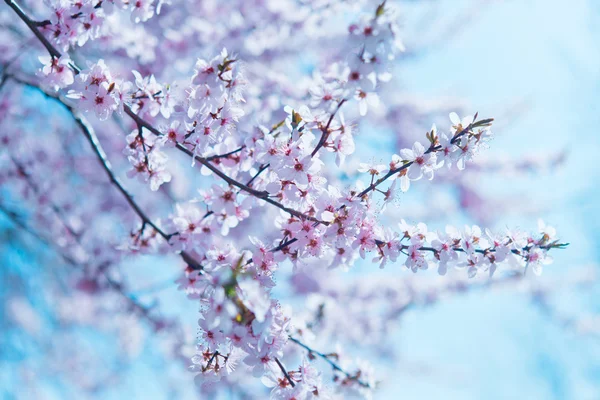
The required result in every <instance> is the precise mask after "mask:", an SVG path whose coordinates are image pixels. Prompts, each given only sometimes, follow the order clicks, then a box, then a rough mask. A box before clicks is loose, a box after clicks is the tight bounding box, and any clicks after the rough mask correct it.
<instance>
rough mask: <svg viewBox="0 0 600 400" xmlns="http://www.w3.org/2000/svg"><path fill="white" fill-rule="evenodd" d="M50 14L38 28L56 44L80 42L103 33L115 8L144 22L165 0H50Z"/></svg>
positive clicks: (134, 19)
mask: <svg viewBox="0 0 600 400" xmlns="http://www.w3.org/2000/svg"><path fill="white" fill-rule="evenodd" d="M46 3H48V6H49V7H50V8H51V9H52V13H51V14H50V18H49V19H48V20H46V21H43V22H41V23H40V25H41V31H42V32H43V33H44V34H46V35H47V36H49V37H50V38H52V40H53V41H54V42H55V43H56V44H57V46H59V47H61V48H63V49H67V48H69V47H72V46H83V45H84V44H85V43H86V42H87V41H88V40H94V39H97V38H99V37H100V36H101V35H103V34H104V33H106V30H107V29H106V26H105V22H106V20H107V19H108V18H110V17H111V16H112V15H113V14H114V13H115V11H121V12H123V13H126V12H128V13H129V15H130V18H131V21H132V22H136V23H137V22H144V21H147V20H148V19H150V18H152V17H153V16H154V15H155V14H159V13H160V9H161V7H162V4H163V3H165V0H135V1H133V0H51V1H48V2H46Z"/></svg>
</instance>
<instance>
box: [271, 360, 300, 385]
mask: <svg viewBox="0 0 600 400" xmlns="http://www.w3.org/2000/svg"><path fill="white" fill-rule="evenodd" d="M275 362H276V363H277V365H278V366H279V369H280V370H281V372H283V375H285V377H286V379H287V380H288V382H289V383H290V385H292V387H294V386H296V384H295V383H294V381H293V380H292V378H291V377H290V374H288V372H287V371H286V370H285V367H284V366H283V364H282V363H281V361H279V358H277V357H275Z"/></svg>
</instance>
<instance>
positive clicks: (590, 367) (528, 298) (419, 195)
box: [0, 0, 600, 400]
mask: <svg viewBox="0 0 600 400" xmlns="http://www.w3.org/2000/svg"><path fill="white" fill-rule="evenodd" d="M398 4H400V17H401V20H402V27H403V33H402V37H403V38H404V41H405V45H406V48H407V52H406V53H405V55H404V56H402V58H401V59H400V61H399V62H398V63H397V65H398V66H397V71H395V75H394V79H395V80H398V81H400V82H401V85H402V87H403V92H402V94H401V95H399V97H398V98H396V99H394V101H395V102H396V103H397V104H398V107H397V116H396V117H397V119H398V120H397V121H396V122H397V123H398V124H404V125H403V126H402V129H400V127H399V128H398V130H394V129H388V128H386V129H381V128H380V127H378V126H377V124H376V123H373V122H371V123H370V125H369V126H366V127H365V126H362V127H361V136H359V138H358V139H357V144H358V145H357V149H360V150H359V153H358V154H356V157H355V158H356V160H358V159H363V160H364V159H372V160H375V161H379V160H386V159H388V157H387V155H386V156H385V157H383V156H382V155H381V154H382V150H384V151H386V152H389V149H390V147H392V148H395V147H400V146H402V147H406V146H408V144H409V143H412V141H414V138H407V137H404V136H395V135H396V133H395V132H399V131H403V132H404V130H405V129H415V130H418V131H419V132H422V131H423V129H427V128H428V127H429V125H430V124H431V122H432V121H440V122H439V126H444V127H445V126H447V122H446V120H447V119H446V115H447V112H448V111H452V110H455V109H462V110H469V111H478V112H479V115H480V116H481V117H484V118H487V117H494V118H495V119H496V123H495V125H494V132H495V134H496V136H495V138H494V139H493V141H492V142H491V144H490V148H489V149H488V150H486V151H485V152H482V153H481V154H480V155H478V158H477V160H476V163H475V164H474V165H472V166H471V167H472V168H471V170H470V171H469V172H467V173H465V175H464V177H462V178H461V181H460V184H459V185H457V184H456V183H453V184H452V185H447V186H446V187H445V186H444V183H443V182H441V183H440V184H438V183H439V182H434V183H433V184H430V183H428V182H419V184H418V185H415V186H414V187H413V188H411V191H410V192H409V193H408V194H406V195H403V196H402V197H401V198H400V199H399V201H398V202H397V203H396V204H395V205H394V206H392V207H389V208H388V210H387V211H386V212H387V213H388V214H389V215H390V216H402V217H403V218H407V219H408V218H410V219H414V220H421V219H422V220H424V221H425V222H427V223H428V225H430V226H436V227H441V226H444V225H445V224H446V223H450V224H454V225H459V226H460V225H461V224H463V223H480V224H481V225H484V226H487V227H490V228H503V227H505V226H510V227H522V228H523V229H524V230H533V229H535V227H536V226H537V223H538V219H539V218H542V219H543V220H544V221H545V222H546V223H548V224H550V225H552V226H554V227H556V228H557V230H558V232H559V236H560V238H561V239H563V241H567V242H569V243H570V246H569V247H568V248H567V249H566V250H563V251H556V252H553V254H552V255H553V257H554V259H555V262H554V264H552V265H551V266H549V267H546V268H545V270H544V274H543V275H542V276H541V277H535V276H533V275H532V274H530V275H529V276H527V277H526V278H525V282H524V283H520V284H518V285H517V284H515V285H498V287H495V286H494V285H492V284H488V285H487V286H489V289H490V290H486V289H487V286H486V284H482V285H480V286H483V288H481V287H480V286H478V288H475V289H473V290H470V289H464V288H462V289H460V290H453V292H452V294H451V295H449V296H445V297H444V298H443V299H440V300H443V301H424V302H422V303H421V304H420V305H418V306H417V307H411V308H410V309H407V310H406V311H403V313H402V317H401V318H399V319H398V322H397V323H396V322H394V323H395V324H396V327H395V329H394V330H392V331H390V332H389V333H388V334H387V342H386V343H387V346H388V347H387V350H388V351H389V353H393V354H394V356H395V358H394V359H393V360H388V359H387V358H386V357H384V356H381V358H380V360H378V361H377V362H374V360H373V358H374V357H373V356H374V355H373V354H364V355H362V356H364V358H368V359H370V360H371V361H372V362H374V364H375V367H376V368H377V370H378V372H381V375H382V377H383V379H384V383H383V385H382V387H381V389H380V390H379V391H378V392H376V393H375V396H374V397H375V398H377V399H379V398H381V399H395V398H403V399H423V398H427V399H437V398H444V399H514V398H526V399H577V400H579V399H582V400H583V399H599V398H600V301H598V297H597V295H598V293H600V292H599V291H598V288H599V287H600V285H598V283H597V281H596V279H597V277H596V275H597V274H598V272H600V270H599V265H598V264H599V262H600V259H599V254H598V248H599V247H598V245H597V243H598V242H600V218H599V217H600V200H599V195H600V187H599V185H598V182H599V179H600V168H599V167H598V154H600V139H599V137H600V133H598V132H597V126H598V123H599V122H600V121H599V119H600V113H599V112H598V111H599V110H598V106H597V104H598V100H600V96H599V95H598V92H599V89H600V28H598V27H599V26H600V3H599V2H597V1H595V0H587V1H586V0H575V1H570V2H566V1H558V0H555V1H554V0H537V1H535V0H512V1H511V0H506V1H501V0H497V1H493V0H489V1H474V0H471V1H468V0H464V1H463V0H435V1H434V0H431V1H426V0H422V1H416V0H415V1H400V2H399V3H398ZM3 11H4V10H3ZM388 122H390V121H388ZM393 123H394V122H393V121H392V122H390V124H391V126H393ZM365 132H368V133H367V134H365ZM348 168H352V164H351V163H350V164H349V165H348ZM423 199H428V200H427V201H424V200H423ZM404 208H406V209H410V210H411V215H409V216H406V215H404V214H403V209H404ZM53 262H56V260H55V258H53V255H52V251H51V250H48V249H47V248H44V246H41V245H40V244H39V243H38V242H36V240H35V239H34V238H32V237H30V236H28V235H27V234H26V233H22V231H20V230H19V228H18V227H17V226H15V224H14V223H13V222H12V221H11V220H10V219H9V218H7V217H6V216H5V215H1V214H0V267H1V272H0V299H2V304H1V306H0V328H1V330H0V397H2V398H7V399H12V398H41V399H46V398H48V399H53V398H57V399H59V398H75V397H76V396H80V397H79V398H88V397H90V398H91V397H95V398H116V399H121V398H123V399H124V398H157V399H166V398H212V397H210V396H208V397H206V396H203V395H202V394H198V393H197V392H196V390H195V388H194V386H193V375H192V374H189V373H186V372H185V370H184V367H183V365H185V362H183V363H181V364H177V365H173V364H169V363H165V362H164V360H163V358H162V356H161V355H160V354H159V349H158V347H157V345H156V344H155V343H153V342H146V341H144V340H141V339H140V338H145V337H147V336H150V335H153V333H152V332H148V330H147V328H144V327H143V326H140V325H139V323H137V322H136V321H129V320H127V319H124V320H123V321H121V323H120V325H117V326H121V328H119V329H120V331H119V332H114V331H112V330H110V329H109V330H108V331H107V332H99V331H98V330H96V329H92V328H85V327H84V328H78V329H77V330H70V331H68V332H64V333H61V334H60V335H56V336H54V337H53V338H52V340H37V341H34V342H33V343H32V342H30V339H28V338H27V334H29V335H31V336H33V337H35V336H36V335H41V334H42V333H40V332H44V328H43V327H42V326H43V325H44V320H45V317H44V312H45V309H46V305H45V303H43V302H42V301H41V300H40V299H39V298H37V297H36V291H37V289H38V288H39V287H40V286H41V285H43V284H44V279H47V278H46V277H45V276H44V274H48V275H51V274H52V273H53V272H52V269H46V270H45V272H44V273H43V274H41V273H40V269H41V268H40V265H49V263H50V264H51V263H53ZM161 262H162V260H161V259H160V258H157V257H146V258H140V259H139V260H138V261H137V262H136V263H135V264H134V265H128V274H130V276H132V277H139V281H137V282H139V283H140V284H139V285H138V286H135V287H139V288H140V290H139V291H138V292H135V293H131V295H132V296H136V297H140V298H141V297H143V296H144V290H147V291H149V292H151V293H152V299H153V301H157V302H159V303H160V305H161V307H162V308H163V309H166V310H184V311H181V312H179V311H178V312H177V315H176V316H177V318H179V319H180V320H181V321H187V323H188V324H192V325H195V322H196V319H197V310H193V309H190V307H186V306H185V304H186V302H187V300H186V299H185V298H184V297H183V296H181V294H180V293H178V292H177V291H176V288H175V286H174V285H172V282H173V280H174V279H175V278H176V276H175V274H174V272H173V271H169V270H165V269H162V268H160V267H161ZM138 264H139V265H138ZM148 264H152V265H154V266H155V268H154V269H153V273H152V274H151V277H148V275H147V274H145V273H144V272H143V271H142V267H143V266H145V267H147V265H148ZM57 268H65V267H64V266H63V265H60V263H57ZM144 271H147V270H144ZM365 272H366V273H368V274H372V275H373V276H378V275H380V276H384V277H397V279H400V277H399V276H406V274H408V273H407V272H405V271H398V270H397V269H396V270H394V269H393V268H387V269H386V270H384V271H379V270H375V268H373V267H372V266H369V265H361V264H360V263H359V264H358V265H357V267H355V268H354V269H353V271H352V272H351V273H350V274H349V275H350V276H355V275H356V274H364V273H365ZM136 274H137V275H136ZM15 275H19V276H22V277H31V279H29V280H28V283H27V285H24V286H22V287H19V288H15V286H11V285H12V283H11V282H13V281H12V278H13V277H14V276H15ZM424 275H426V276H425V277H424V278H421V279H429V280H430V281H431V282H439V281H440V278H438V277H437V276H435V275H436V274H435V273H434V272H433V271H431V274H424ZM442 279H443V278H442ZM132 280H133V281H134V282H136V278H133V279H132ZM492 286H494V287H492ZM480 289H481V290H480ZM279 290H285V288H280V289H279ZM436 300H437V299H436ZM81 301H85V300H83V299H71V302H66V303H65V304H64V305H62V306H61V307H60V309H61V310H62V312H63V313H65V314H68V315H71V316H73V319H77V318H79V317H75V316H74V315H76V314H77V313H76V311H74V309H76V308H78V307H80V306H81ZM296 307H299V308H300V307H302V305H301V304H300V305H297V306H295V308H296ZM167 313H168V312H167ZM81 318H83V319H85V316H84V317H81ZM111 329H112V328H111ZM23 332H25V334H23ZM104 334H109V335H112V334H117V336H118V340H119V341H120V347H119V348H118V349H117V348H115V347H114V346H113V343H112V342H111V340H109V339H107V338H106V337H105V336H104ZM38 339H39V337H38ZM166 341H167V342H168V340H166ZM190 341H191V342H192V343H193V336H192V338H190ZM161 343H162V344H161V345H164V346H168V345H169V343H167V344H164V343H163V342H161ZM122 349H127V351H126V352H123V351H122ZM69 350H72V354H70V353H69ZM124 353H126V356H123V354H124ZM53 360H55V361H56V364H55V365H54V364H53V363H52V361H53ZM65 360H67V361H65ZM72 370H77V371H80V374H78V377H79V378H78V382H77V385H74V384H73V383H72V382H69V381H68V380H63V379H62V378H61V374H69V373H72ZM3 390H4V392H3ZM222 397H224V398H227V397H228V394H227V393H222ZM231 397H232V398H235V397H236V396H234V395H231ZM259 398H261V397H260V396H259Z"/></svg>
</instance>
